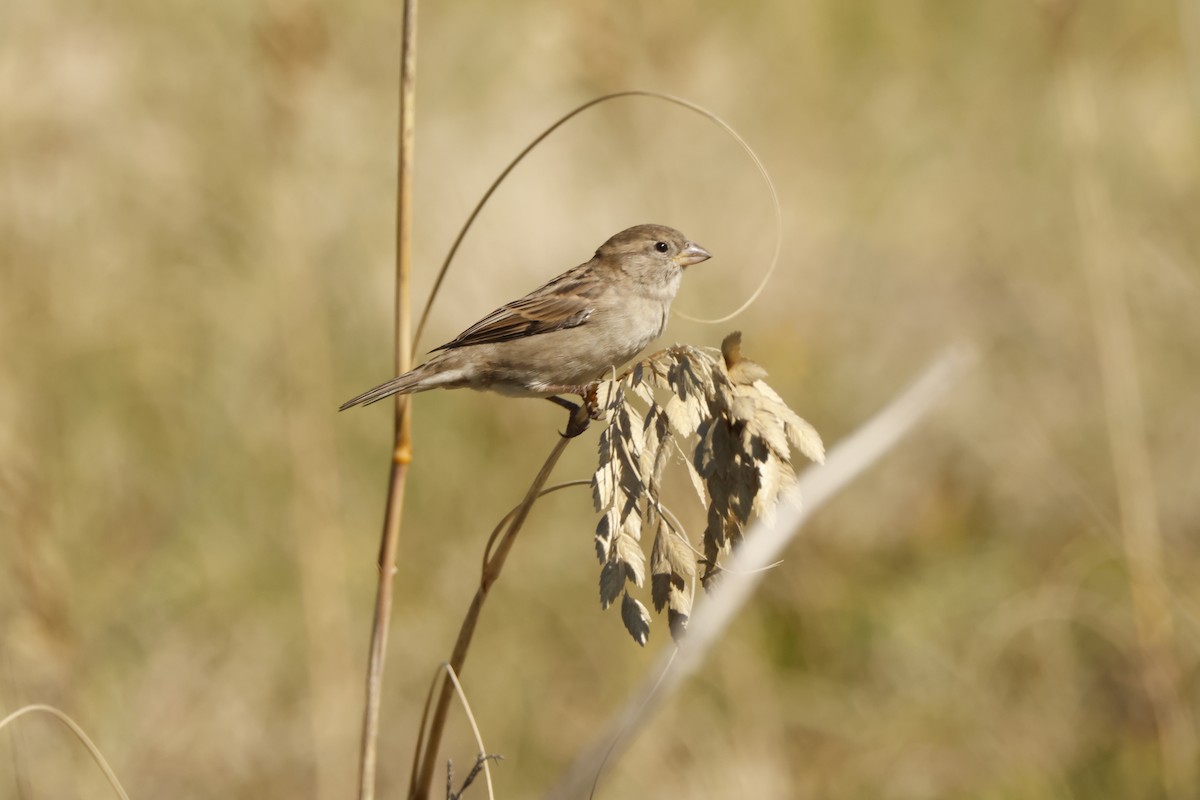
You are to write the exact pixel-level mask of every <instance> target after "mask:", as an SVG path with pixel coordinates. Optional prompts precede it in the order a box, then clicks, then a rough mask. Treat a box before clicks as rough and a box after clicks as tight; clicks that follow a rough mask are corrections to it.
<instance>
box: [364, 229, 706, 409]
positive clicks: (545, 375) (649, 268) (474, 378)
mask: <svg viewBox="0 0 1200 800" xmlns="http://www.w3.org/2000/svg"><path fill="white" fill-rule="evenodd" d="M711 257H712V256H711V255H710V253H709V252H708V251H707V250H705V249H704V248H703V247H701V246H700V245H698V244H696V243H695V242H693V241H691V240H690V239H688V238H687V237H686V236H684V235H683V234H682V233H680V232H679V231H677V230H675V229H674V228H669V227H667V226H665V225H635V226H634V227H632V228H628V229H626V230H623V231H621V232H620V233H618V234H615V235H614V236H612V237H611V238H609V239H608V241H606V242H605V243H604V244H602V245H600V247H599V249H597V250H596V253H595V255H593V256H592V258H591V260H589V261H586V262H584V263H582V264H580V265H579V266H577V267H575V268H573V269H569V270H567V271H566V272H564V273H563V274H561V275H559V276H558V277H557V278H554V279H553V280H551V281H550V282H548V283H546V284H545V285H543V286H541V287H539V288H537V289H534V290H533V291H532V292H530V293H529V294H527V295H525V296H524V297H522V298H520V299H519V300H514V301H513V302H511V303H508V304H507V305H504V306H501V307H500V308H498V309H496V310H495V311H493V312H492V313H490V314H488V315H487V316H486V317H484V318H483V319H481V320H479V322H476V323H475V324H474V325H472V326H471V327H469V328H467V329H466V330H465V331H463V332H462V333H460V334H459V335H458V336H456V337H455V338H454V339H452V340H450V341H449V342H446V343H445V344H443V345H441V346H439V347H436V348H434V350H433V351H432V353H433V355H431V356H430V357H429V359H428V360H427V361H426V362H425V363H424V364H422V365H421V366H419V367H416V368H415V369H412V370H409V371H408V372H406V373H404V374H403V375H399V376H397V377H395V378H392V379H391V380H390V381H387V382H386V383H382V384H380V385H379V386H376V387H375V388H373V389H369V390H368V391H365V392H363V393H362V394H360V395H358V396H357V397H354V398H352V399H350V400H347V401H346V402H345V403H343V404H342V406H341V408H340V410H341V411H345V410H346V409H348V408H351V407H353V406H360V405H369V404H371V403H374V402H377V401H379V400H382V399H384V398H385V397H389V396H391V395H394V394H415V393H416V392H425V391H429V390H431V389H458V388H470V389H476V390H479V391H493V392H498V393H500V394H503V395H509V396H513V397H545V398H548V399H551V400H555V401H556V402H559V401H560V398H557V397H556V395H562V394H577V395H579V396H580V397H581V398H584V399H585V401H586V400H587V398H588V390H589V387H591V386H593V385H594V384H595V382H596V381H597V380H599V379H600V378H601V377H602V376H603V375H604V374H605V373H607V372H609V371H611V370H613V369H615V368H617V367H619V366H621V365H622V364H624V363H625V362H627V361H629V360H630V359H631V358H633V357H634V356H636V355H637V354H638V353H640V352H641V351H642V350H643V349H644V348H645V347H646V345H648V344H650V342H652V341H653V340H654V339H656V338H657V337H658V336H659V334H661V333H662V332H663V329H664V328H665V327H666V325H667V315H668V313H669V312H670V309H671V301H672V300H674V299H675V295H676V293H677V292H678V291H679V284H680V281H681V279H682V275H683V271H684V270H685V269H686V268H687V267H690V266H692V265H693V264H699V263H700V262H702V261H707V260H708V259H709V258H711ZM562 404H564V405H565V404H566V401H562Z"/></svg>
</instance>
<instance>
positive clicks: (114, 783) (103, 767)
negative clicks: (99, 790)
mask: <svg viewBox="0 0 1200 800" xmlns="http://www.w3.org/2000/svg"><path fill="white" fill-rule="evenodd" d="M28 714H48V715H50V716H51V717H53V718H54V719H56V720H58V721H59V722H61V723H62V724H63V725H66V726H67V728H68V729H69V730H70V731H71V733H73V734H75V738H76V739H78V740H79V741H80V742H82V743H83V746H84V747H85V748H87V751H88V755H89V756H91V757H92V761H94V762H96V766H97V767H99V768H100V771H101V772H103V773H104V779H105V780H107V781H108V785H109V786H111V787H112V790H113V791H114V792H116V793H117V796H118V797H120V798H121V800H129V795H128V794H126V793H125V787H124V786H122V785H121V781H120V779H118V778H117V773H115V772H113V769H112V767H110V766H109V765H108V759H106V758H105V757H104V754H103V753H101V752H100V748H99V747H97V746H96V743H95V742H93V741H92V739H91V737H90V736H88V735H87V733H86V732H84V730H83V728H81V727H80V726H79V723H77V722H76V721H75V720H73V719H71V718H70V717H69V716H67V715H66V714H64V713H63V712H62V711H60V710H59V709H57V708H55V707H54V706H48V705H43V704H41V703H35V704H33V705H28V706H23V707H21V708H18V709H17V710H16V711H14V712H12V713H11V714H9V715H8V716H6V717H4V718H2V719H0V731H2V730H4V729H5V728H7V727H8V726H9V725H10V724H12V723H14V722H16V721H17V720H18V719H20V718H21V717H24V716H26V715H28Z"/></svg>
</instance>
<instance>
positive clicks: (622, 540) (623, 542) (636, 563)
mask: <svg viewBox="0 0 1200 800" xmlns="http://www.w3.org/2000/svg"><path fill="white" fill-rule="evenodd" d="M615 544H616V547H617V550H616V557H617V561H619V562H620V563H621V564H622V565H624V568H625V575H626V577H628V578H629V580H631V581H633V582H634V583H635V584H637V585H638V586H641V585H642V583H643V582H644V581H645V580H646V554H645V553H643V552H642V548H641V547H639V546H638V543H637V541H636V540H634V539H632V538H630V537H629V536H627V535H626V534H624V533H621V534H618V535H617V538H616V542H615ZM605 566H607V565H605Z"/></svg>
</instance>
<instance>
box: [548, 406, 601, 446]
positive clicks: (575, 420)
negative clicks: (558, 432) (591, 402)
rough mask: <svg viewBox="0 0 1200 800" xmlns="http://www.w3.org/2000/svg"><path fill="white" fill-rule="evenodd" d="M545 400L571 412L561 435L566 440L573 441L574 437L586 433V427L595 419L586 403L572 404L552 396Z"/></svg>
mask: <svg viewBox="0 0 1200 800" xmlns="http://www.w3.org/2000/svg"><path fill="white" fill-rule="evenodd" d="M546 399H547V400H549V401H550V402H551V403H554V404H555V405H556V406H562V407H563V408H565V409H566V410H567V411H570V412H571V416H570V418H569V419H568V420H567V429H566V431H564V432H563V434H562V436H563V437H565V438H567V439H574V438H575V437H576V436H578V435H579V434H581V433H583V432H584V431H586V430H587V429H588V425H590V424H591V421H592V420H593V419H595V418H594V417H593V416H592V413H591V411H590V410H589V408H588V406H587V404H586V403H583V404H580V403H572V402H571V401H570V400H566V399H564V398H562V397H553V396H551V397H547V398H546Z"/></svg>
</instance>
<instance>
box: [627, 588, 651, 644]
mask: <svg viewBox="0 0 1200 800" xmlns="http://www.w3.org/2000/svg"><path fill="white" fill-rule="evenodd" d="M621 621H622V622H624V623H625V630H627V631H629V635H630V636H632V637H633V640H634V641H635V642H637V643H638V644H640V645H642V646H643V647H645V646H646V640H647V639H649V638H650V612H649V611H647V610H646V607H645V606H644V605H642V604H641V603H639V602H638V601H637V600H634V599H633V597H631V596H630V594H629V592H626V593H625V597H623V598H622V599H621Z"/></svg>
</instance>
